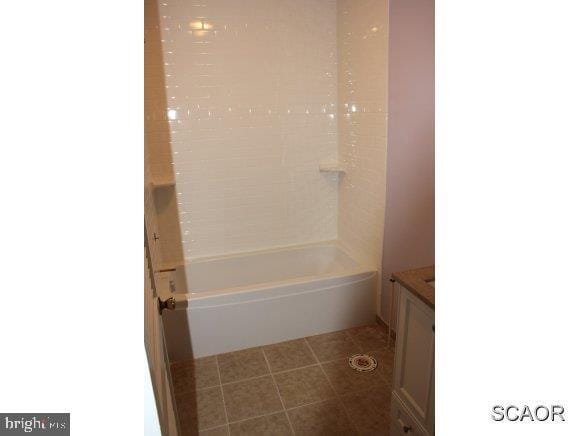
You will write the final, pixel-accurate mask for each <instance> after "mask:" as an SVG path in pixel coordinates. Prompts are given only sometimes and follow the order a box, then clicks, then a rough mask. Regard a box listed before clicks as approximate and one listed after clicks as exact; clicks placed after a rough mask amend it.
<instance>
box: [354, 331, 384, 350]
mask: <svg viewBox="0 0 580 436" xmlns="http://www.w3.org/2000/svg"><path fill="white" fill-rule="evenodd" d="M348 334H349V335H350V336H351V337H352V338H353V340H354V341H355V342H356V343H357V345H358V346H359V347H360V349H361V351H362V352H363V353H367V352H369V351H372V350H376V349H379V348H386V347H387V343H388V336H387V330H386V329H385V328H384V327H382V326H379V325H369V326H364V327H357V328H354V329H350V330H348Z"/></svg>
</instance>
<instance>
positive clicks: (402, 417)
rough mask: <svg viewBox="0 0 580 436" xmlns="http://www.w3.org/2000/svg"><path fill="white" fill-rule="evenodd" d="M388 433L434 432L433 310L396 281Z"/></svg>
mask: <svg viewBox="0 0 580 436" xmlns="http://www.w3.org/2000/svg"><path fill="white" fill-rule="evenodd" d="M395 286H396V288H398V290H399V309H398V318H397V319H398V321H397V346H396V351H395V372H394V380H393V392H392V402H391V435H392V436H395V435H397V436H398V435H425V436H428V435H433V434H434V433H435V415H434V412H435V410H434V406H435V365H434V363H435V311H434V310H433V309H432V308H431V307H429V306H428V305H427V304H425V303H424V302H423V301H421V300H420V299H418V298H417V297H416V296H415V295H413V294H412V293H411V292H410V291H409V290H408V289H406V288H405V287H404V286H402V285H400V284H399V283H397V284H396V285H395Z"/></svg>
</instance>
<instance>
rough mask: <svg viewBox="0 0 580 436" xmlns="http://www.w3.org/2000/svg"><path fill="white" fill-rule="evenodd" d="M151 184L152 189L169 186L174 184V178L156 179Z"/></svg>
mask: <svg viewBox="0 0 580 436" xmlns="http://www.w3.org/2000/svg"><path fill="white" fill-rule="evenodd" d="M152 184H153V188H154V189H161V188H171V187H173V186H175V180H156V181H154V182H153V183H152Z"/></svg>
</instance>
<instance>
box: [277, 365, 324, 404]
mask: <svg viewBox="0 0 580 436" xmlns="http://www.w3.org/2000/svg"><path fill="white" fill-rule="evenodd" d="M274 380H275V381H276V384H277V385H278V389H279V390H280V396H281V397H282V402H283V403H284V407H286V408H291V407H298V406H302V405H304V404H310V403H315V402H317V401H322V400H328V399H330V398H332V397H334V396H335V393H334V391H333V390H332V387H331V386H330V384H329V383H328V380H327V379H326V376H325V375H324V373H323V372H322V370H321V369H320V367H319V366H309V367H308V368H301V369H296V370H294V371H289V372H282V373H279V374H276V375H274Z"/></svg>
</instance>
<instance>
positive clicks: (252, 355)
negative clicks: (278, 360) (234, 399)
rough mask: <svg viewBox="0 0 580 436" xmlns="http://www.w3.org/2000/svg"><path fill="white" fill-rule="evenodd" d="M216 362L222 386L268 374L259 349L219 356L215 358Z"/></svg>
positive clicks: (262, 354)
mask: <svg viewBox="0 0 580 436" xmlns="http://www.w3.org/2000/svg"><path fill="white" fill-rule="evenodd" d="M217 360H218V365H219V370H220V376H221V379H222V384H223V383H231V382H235V381H240V380H244V379H247V378H250V377H258V376H260V375H265V374H268V373H269V371H268V365H267V364H266V359H265V358H264V353H262V349H261V348H248V349H247V350H240V351H234V352H232V353H226V354H220V355H218V356H217Z"/></svg>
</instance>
